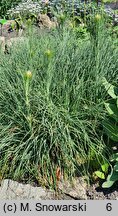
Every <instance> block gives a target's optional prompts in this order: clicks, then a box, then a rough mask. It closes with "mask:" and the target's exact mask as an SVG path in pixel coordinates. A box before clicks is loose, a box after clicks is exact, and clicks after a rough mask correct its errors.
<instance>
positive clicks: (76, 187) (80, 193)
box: [59, 177, 87, 200]
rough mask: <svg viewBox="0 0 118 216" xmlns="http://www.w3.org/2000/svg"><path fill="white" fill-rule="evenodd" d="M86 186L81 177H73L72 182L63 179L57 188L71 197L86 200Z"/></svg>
mask: <svg viewBox="0 0 118 216" xmlns="http://www.w3.org/2000/svg"><path fill="white" fill-rule="evenodd" d="M86 187H87V183H86V182H85V180H84V179H83V178H82V177H78V178H75V179H74V181H73V182H72V183H70V182H69V181H64V180H62V182H60V183H59V189H60V190H61V191H62V192H63V193H65V194H68V195H69V196H71V197H73V198H74V199H79V200H80V199H81V200H86V199H87V195H86Z"/></svg>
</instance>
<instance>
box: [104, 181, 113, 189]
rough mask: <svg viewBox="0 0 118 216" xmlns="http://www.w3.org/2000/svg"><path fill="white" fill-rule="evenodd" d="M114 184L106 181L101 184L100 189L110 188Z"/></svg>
mask: <svg viewBox="0 0 118 216" xmlns="http://www.w3.org/2000/svg"><path fill="white" fill-rule="evenodd" d="M113 184H114V181H106V182H104V183H103V184H102V188H110V187H111V186H112V185H113Z"/></svg>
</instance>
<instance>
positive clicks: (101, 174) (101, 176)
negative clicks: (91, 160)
mask: <svg viewBox="0 0 118 216" xmlns="http://www.w3.org/2000/svg"><path fill="white" fill-rule="evenodd" d="M95 174H96V176H98V177H99V178H101V179H105V175H104V173H103V172H100V171H96V172H95Z"/></svg>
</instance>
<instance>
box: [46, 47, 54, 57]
mask: <svg viewBox="0 0 118 216" xmlns="http://www.w3.org/2000/svg"><path fill="white" fill-rule="evenodd" d="M45 55H46V56H47V57H48V58H49V57H51V56H52V52H51V50H49V49H48V50H46V52H45Z"/></svg>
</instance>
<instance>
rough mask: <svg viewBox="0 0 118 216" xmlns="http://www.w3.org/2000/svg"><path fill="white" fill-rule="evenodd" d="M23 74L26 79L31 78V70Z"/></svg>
mask: <svg viewBox="0 0 118 216" xmlns="http://www.w3.org/2000/svg"><path fill="white" fill-rule="evenodd" d="M25 76H26V78H27V79H31V78H32V72H31V71H27V72H26V73H25Z"/></svg>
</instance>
